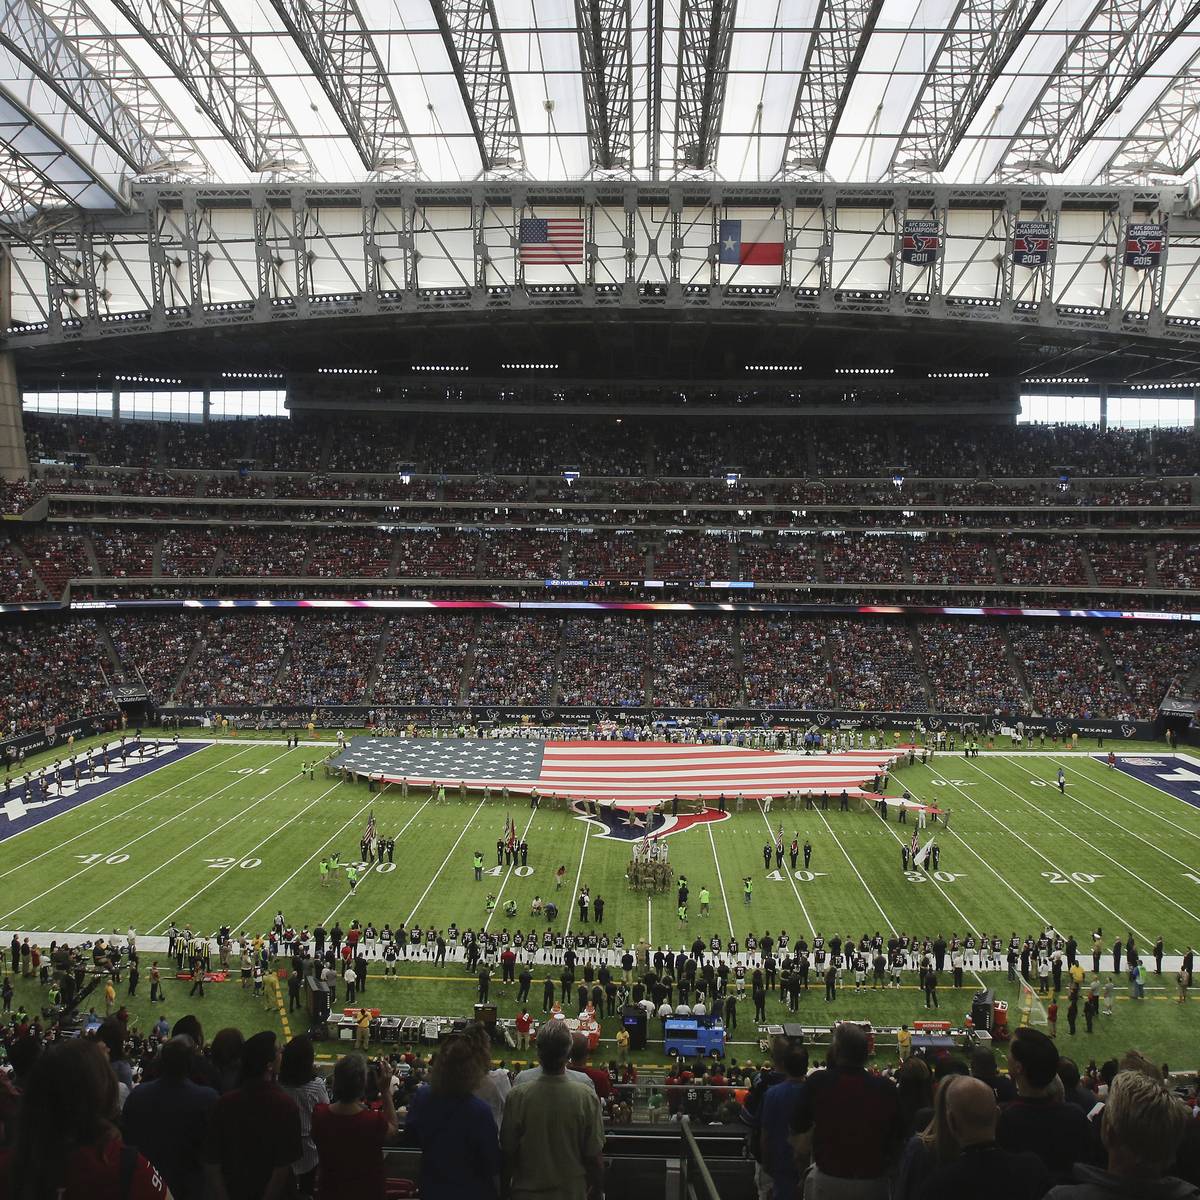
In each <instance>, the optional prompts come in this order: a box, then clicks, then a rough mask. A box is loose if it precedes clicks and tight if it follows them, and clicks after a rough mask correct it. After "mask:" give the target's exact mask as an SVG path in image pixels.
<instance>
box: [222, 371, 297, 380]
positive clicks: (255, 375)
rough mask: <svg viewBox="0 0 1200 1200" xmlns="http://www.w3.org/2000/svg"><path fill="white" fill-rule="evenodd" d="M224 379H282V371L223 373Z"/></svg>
mask: <svg viewBox="0 0 1200 1200" xmlns="http://www.w3.org/2000/svg"><path fill="white" fill-rule="evenodd" d="M221 378H222V379H282V378H283V372H282V371H222V372H221Z"/></svg>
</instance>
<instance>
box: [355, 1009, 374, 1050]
mask: <svg viewBox="0 0 1200 1200" xmlns="http://www.w3.org/2000/svg"><path fill="white" fill-rule="evenodd" d="M370 1041H371V1014H370V1013H369V1012H368V1011H367V1010H366V1009H365V1008H360V1009H359V1010H358V1024H357V1026H356V1028H355V1030H354V1048H355V1049H356V1050H361V1051H362V1052H363V1053H364V1054H365V1053H366V1052H367V1046H368V1044H369V1043H370Z"/></svg>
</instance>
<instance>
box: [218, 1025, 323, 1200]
mask: <svg viewBox="0 0 1200 1200" xmlns="http://www.w3.org/2000/svg"><path fill="white" fill-rule="evenodd" d="M278 1066H279V1048H278V1046H277V1045H276V1041H275V1035H274V1034H273V1033H271V1032H269V1031H267V1032H263V1033H256V1034H255V1035H254V1036H253V1037H252V1038H249V1039H247V1041H246V1043H245V1044H244V1045H243V1046H242V1084H241V1087H238V1088H235V1089H234V1090H233V1091H230V1092H226V1093H225V1095H223V1096H222V1097H221V1099H220V1100H218V1101H217V1103H216V1105H215V1106H214V1107H213V1110H212V1116H211V1118H210V1120H209V1123H208V1134H207V1137H206V1138H205V1143H204V1159H205V1161H206V1163H207V1164H208V1165H207V1168H206V1174H207V1176H208V1181H209V1194H210V1195H211V1196H213V1197H215V1198H217V1200H226V1198H227V1200H280V1197H283V1196H288V1195H290V1194H291V1191H290V1189H291V1187H292V1163H294V1162H295V1161H296V1160H297V1159H298V1158H300V1157H302V1156H303V1154H304V1146H303V1144H302V1143H301V1140H300V1109H299V1108H297V1106H296V1102H295V1100H293V1099H292V1098H291V1096H289V1095H288V1094H287V1093H286V1092H285V1091H284V1090H283V1088H281V1087H280V1086H279V1084H278V1083H276V1082H275V1072H276V1070H277V1068H278Z"/></svg>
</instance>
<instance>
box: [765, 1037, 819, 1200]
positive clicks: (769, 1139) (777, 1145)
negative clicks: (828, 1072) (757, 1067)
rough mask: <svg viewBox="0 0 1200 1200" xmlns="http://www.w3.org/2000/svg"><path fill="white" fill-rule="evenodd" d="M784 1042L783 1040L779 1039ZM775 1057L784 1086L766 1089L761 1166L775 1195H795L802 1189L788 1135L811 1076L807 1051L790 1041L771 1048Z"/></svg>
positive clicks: (778, 1040)
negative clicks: (807, 1078)
mask: <svg viewBox="0 0 1200 1200" xmlns="http://www.w3.org/2000/svg"><path fill="white" fill-rule="evenodd" d="M776 1041H777V1043H778V1042H783V1041H784V1039H782V1038H778V1039H776ZM772 1058H773V1059H774V1060H775V1064H776V1065H777V1066H778V1067H780V1068H781V1069H782V1071H783V1073H784V1079H783V1081H782V1082H781V1083H777V1084H775V1085H774V1086H773V1087H770V1088H768V1089H767V1093H766V1095H765V1096H763V1102H762V1112H761V1114H760V1116H759V1125H760V1127H761V1129H762V1164H763V1167H764V1168H765V1170H766V1172H767V1174H769V1175H770V1176H771V1182H772V1184H773V1186H774V1189H775V1191H774V1194H775V1195H776V1196H794V1195H795V1194H796V1189H797V1188H798V1187H799V1186H800V1174H799V1172H798V1170H797V1168H796V1158H795V1156H794V1155H793V1154H792V1147H791V1143H790V1141H789V1134H790V1132H791V1126H792V1112H793V1110H794V1109H795V1107H796V1102H797V1100H798V1099H799V1097H800V1089H801V1088H802V1087H803V1086H804V1076H805V1075H807V1074H808V1051H807V1050H806V1049H805V1048H804V1047H803V1046H799V1045H795V1044H793V1043H792V1042H791V1041H787V1042H785V1043H784V1045H783V1046H782V1047H780V1048H779V1049H778V1050H777V1049H776V1047H775V1046H773V1047H772Z"/></svg>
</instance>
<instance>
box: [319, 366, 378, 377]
mask: <svg viewBox="0 0 1200 1200" xmlns="http://www.w3.org/2000/svg"><path fill="white" fill-rule="evenodd" d="M317 374H318V375H378V374H379V368H378V367H318V368H317Z"/></svg>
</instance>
